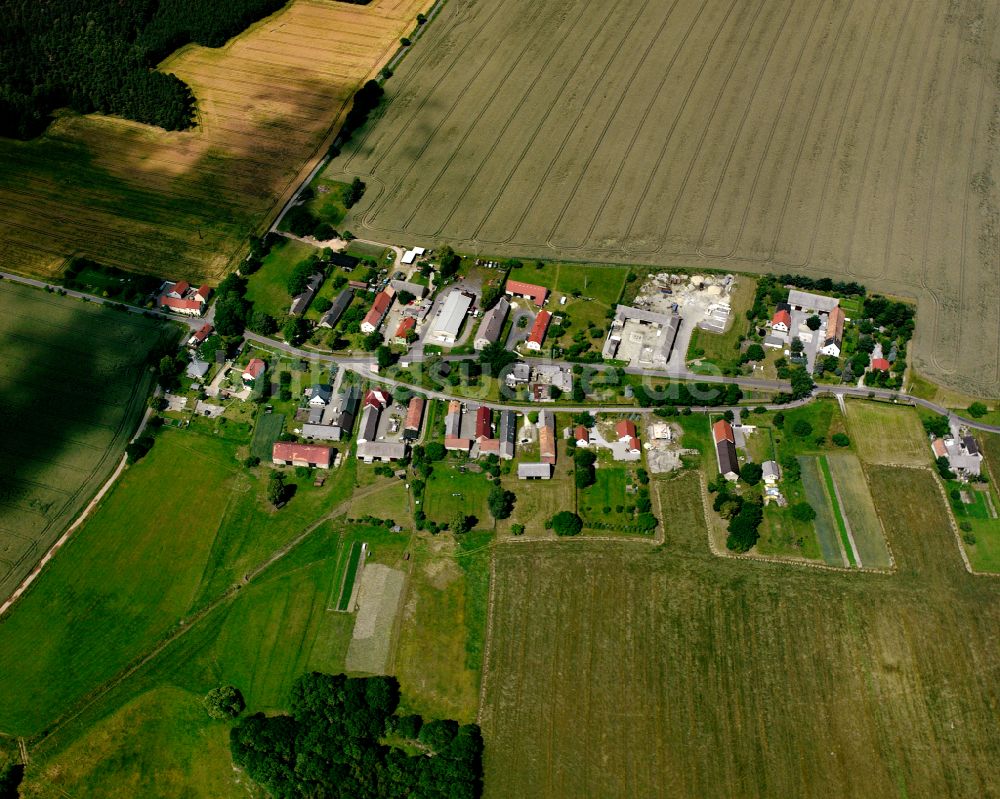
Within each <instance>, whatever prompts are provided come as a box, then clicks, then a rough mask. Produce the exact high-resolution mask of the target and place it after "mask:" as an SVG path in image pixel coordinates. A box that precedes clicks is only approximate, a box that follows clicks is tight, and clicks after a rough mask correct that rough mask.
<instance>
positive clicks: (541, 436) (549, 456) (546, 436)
mask: <svg viewBox="0 0 1000 799" xmlns="http://www.w3.org/2000/svg"><path fill="white" fill-rule="evenodd" d="M538 452H539V455H540V458H539V460H541V461H542V463H555V462H556V439H555V434H554V432H553V431H552V428H550V427H548V426H547V425H542V426H541V427H539V428H538Z"/></svg>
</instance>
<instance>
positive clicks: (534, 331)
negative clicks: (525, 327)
mask: <svg viewBox="0 0 1000 799" xmlns="http://www.w3.org/2000/svg"><path fill="white" fill-rule="evenodd" d="M551 319H552V314H550V313H549V312H548V311H539V312H538V316H536V317H535V323H534V324H533V325H532V326H531V333H529V334H528V341H530V342H533V343H535V344H541V343H542V342H543V341H545V332H546V331H547V330H548V329H549V321H550V320H551Z"/></svg>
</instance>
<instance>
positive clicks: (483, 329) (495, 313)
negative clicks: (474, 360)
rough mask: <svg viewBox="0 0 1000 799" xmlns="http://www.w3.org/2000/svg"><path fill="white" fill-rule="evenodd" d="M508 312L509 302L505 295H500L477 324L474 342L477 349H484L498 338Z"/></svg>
mask: <svg viewBox="0 0 1000 799" xmlns="http://www.w3.org/2000/svg"><path fill="white" fill-rule="evenodd" d="M509 312H510V302H508V301H507V298H506V297H501V298H500V299H499V300H498V301H497V304H496V305H494V306H493V307H492V308H490V309H489V310H488V311H487V312H486V313H485V314H483V321H482V322H480V324H479V332H478V333H477V334H476V340H475V342H474V345H475V348H476V349H477V350H484V349H486V348H487V347H488V346H489V345H490V344H494V343H496V342H497V341H499V340H500V333H501V332H502V331H503V326H504V323H505V322H506V321H507V314H508V313H509Z"/></svg>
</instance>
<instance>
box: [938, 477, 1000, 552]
mask: <svg viewBox="0 0 1000 799" xmlns="http://www.w3.org/2000/svg"><path fill="white" fill-rule="evenodd" d="M945 487H946V488H947V490H948V492H949V494H950V493H951V492H952V491H958V492H960V494H964V495H965V496H966V497H968V498H969V499H970V500H971V501H970V502H969V503H965V502H964V501H962V500H961V499H959V500H955V499H954V498H950V500H949V501H950V503H951V509H952V513H953V514H954V516H955V521H956V522H957V523H958V524H959V525H960V526H961V525H962V524H966V525H968V526H970V527H971V528H972V529H971V530H960V535H961V537H962V543H963V546H964V547H965V552H966V554H967V555H968V557H969V563H971V564H972V568H973V569H975V570H976V571H979V572H1000V518H997V514H998V513H1000V502H998V500H997V494H996V491H995V490H994V488H993V487H992V485H991V484H987V485H983V486H976V485H965V484H962V483H959V482H958V481H956V480H951V481H949V482H948V483H946V485H945Z"/></svg>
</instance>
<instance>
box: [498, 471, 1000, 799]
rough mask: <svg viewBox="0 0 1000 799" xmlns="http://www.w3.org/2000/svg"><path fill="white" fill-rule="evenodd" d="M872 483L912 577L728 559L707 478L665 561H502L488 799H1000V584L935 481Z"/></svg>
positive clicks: (637, 550) (514, 552) (686, 502)
mask: <svg viewBox="0 0 1000 799" xmlns="http://www.w3.org/2000/svg"><path fill="white" fill-rule="evenodd" d="M871 479H872V483H873V488H874V493H875V496H876V497H878V498H880V499H879V502H880V510H881V511H882V512H883V518H887V519H889V520H890V521H889V522H888V523H889V527H890V529H889V530H888V531H887V532H888V535H889V537H890V539H891V540H892V542H893V547H894V550H895V552H896V553H897V557H899V560H900V564H899V565H900V571H899V572H898V573H896V574H893V575H882V574H865V573H860V572H858V573H854V574H850V575H846V574H843V573H831V572H825V571H821V570H817V569H810V568H804V567H801V566H791V565H783V564H772V563H762V562H756V561H752V560H741V561H735V560H731V559H724V558H714V557H712V556H711V555H710V554H709V552H708V548H707V546H706V543H707V542H706V533H705V527H704V520H703V518H702V517H701V510H700V509H701V502H700V497H699V496H698V486H697V480H690V479H689V480H688V485H687V489H688V490H687V491H686V492H685V491H683V490H681V489H682V488H683V482H684V481H683V480H673V481H669V483H668V485H671V486H673V487H674V488H675V489H677V493H676V494H675V495H674V497H673V499H672V502H671V505H672V506H673V509H674V510H673V514H671V512H670V511H668V510H667V509H665V510H664V515H665V516H666V517H667V518H668V519H669V518H671V516H672V515H673V517H674V518H675V520H676V521H677V522H679V521H680V520H681V519H683V520H684V521H683V523H675V524H668V525H667V541H666V545H665V546H664V547H662V548H659V549H656V550H650V549H649V548H648V547H641V546H634V545H621V546H617V547H616V546H609V545H608V544H600V545H597V544H588V543H586V542H580V543H579V544H578V545H576V546H573V547H571V548H566V547H562V546H559V545H558V544H556V543H554V544H547V543H538V544H535V545H533V546H530V547H525V546H505V547H501V548H500V549H499V550H498V553H497V561H496V569H497V574H496V581H495V597H494V600H495V606H494V612H493V621H492V631H493V632H492V636H491V640H490V648H489V656H488V661H487V666H486V672H485V676H484V680H485V683H486V691H485V702H484V704H483V707H482V711H481V721H482V723H483V725H484V734H485V738H486V742H487V750H486V772H487V780H486V786H487V790H486V796H487V797H507V796H532V797H540V798H548V797H579V796H615V797H623V799H628V798H629V797H636V798H637V799H638V798H639V797H641V798H642V799H649V798H650V797H672V799H673V798H676V797H705V798H710V797H726V799H731V798H732V797H741V796H796V797H828V796H870V797H898V796H945V795H948V796H985V795H995V794H996V792H997V791H998V789H1000V783H998V777H997V772H996V768H995V762H996V757H997V756H998V755H1000V740H998V739H997V736H996V735H995V725H994V719H995V717H996V714H997V712H998V705H997V698H996V692H995V691H994V689H993V683H994V674H993V669H992V668H991V666H990V664H991V663H992V658H993V653H994V652H995V651H996V647H997V645H998V637H997V632H996V631H997V624H998V622H1000V603H998V602H997V597H998V592H1000V585H997V584H996V582H995V581H992V580H983V579H980V578H974V577H972V576H971V575H968V574H967V573H966V572H965V571H964V570H963V569H962V565H961V561H960V559H959V557H958V553H957V552H956V551H955V545H954V538H953V534H952V532H951V530H950V528H949V525H948V519H947V509H946V508H945V507H944V505H943V503H942V502H941V501H940V500H939V499H937V497H938V496H939V494H938V491H937V489H936V487H935V485H934V477H933V475H932V474H931V473H930V472H929V471H927V470H912V469H893V468H887V467H876V468H875V469H873V470H872V475H871ZM665 499H666V497H665ZM886 511H892V512H891V513H886Z"/></svg>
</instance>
